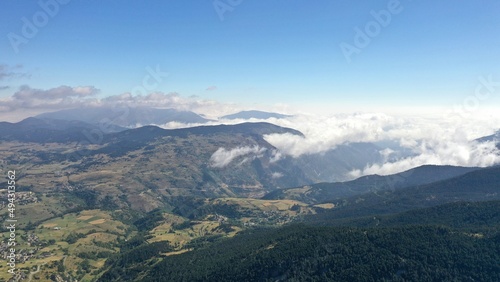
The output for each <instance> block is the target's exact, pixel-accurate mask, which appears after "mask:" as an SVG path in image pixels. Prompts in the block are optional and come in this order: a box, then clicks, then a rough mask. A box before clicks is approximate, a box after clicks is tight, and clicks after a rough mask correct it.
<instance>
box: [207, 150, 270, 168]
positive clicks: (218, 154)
mask: <svg viewBox="0 0 500 282" xmlns="http://www.w3.org/2000/svg"><path fill="white" fill-rule="evenodd" d="M266 150H267V149H266V148H264V147H259V146H253V147H250V146H244V147H237V148H234V149H231V150H226V149H225V148H219V149H218V150H217V151H215V152H214V153H213V154H212V156H211V157H210V164H211V166H212V167H217V168H223V167H225V166H227V165H228V164H230V163H231V162H232V161H233V160H234V159H236V158H238V157H241V156H245V155H249V154H253V155H254V156H252V157H255V156H256V157H259V156H261V155H262V154H263V153H264V152H265V151H266ZM248 160H250V159H249V158H244V159H243V160H242V161H241V162H240V165H241V164H243V163H245V162H247V161H248Z"/></svg>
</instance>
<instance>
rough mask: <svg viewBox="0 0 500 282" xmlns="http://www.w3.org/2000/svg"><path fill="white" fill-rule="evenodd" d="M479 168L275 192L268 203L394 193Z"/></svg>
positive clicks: (433, 169)
mask: <svg viewBox="0 0 500 282" xmlns="http://www.w3.org/2000/svg"><path fill="white" fill-rule="evenodd" d="M477 169H478V168H469V167H454V166H434V165H424V166H421V167H417V168H414V169H410V170H408V171H405V172H402V173H397V174H394V175H388V176H380V175H368V176H363V177H360V178H358V179H356V180H353V181H347V182H336V183H318V184H313V185H309V186H306V187H298V188H287V189H279V190H275V191H273V192H271V193H269V194H268V195H266V196H264V199H294V200H299V201H302V202H306V203H310V204H316V203H320V202H331V201H334V200H338V199H341V198H348V197H351V196H354V195H359V194H363V193H367V192H378V191H384V190H394V189H399V188H405V187H411V186H416V185H423V184H429V183H432V182H436V181H440V180H444V179H449V178H453V177H456V176H459V175H463V174H465V173H468V172H471V171H475V170H477Z"/></svg>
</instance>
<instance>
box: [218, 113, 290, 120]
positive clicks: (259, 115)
mask: <svg viewBox="0 0 500 282" xmlns="http://www.w3.org/2000/svg"><path fill="white" fill-rule="evenodd" d="M287 117H291V116H290V115H284V114H278V113H271V112H263V111H242V112H238V113H235V114H231V115H226V116H223V117H221V119H251V118H255V119H268V118H287Z"/></svg>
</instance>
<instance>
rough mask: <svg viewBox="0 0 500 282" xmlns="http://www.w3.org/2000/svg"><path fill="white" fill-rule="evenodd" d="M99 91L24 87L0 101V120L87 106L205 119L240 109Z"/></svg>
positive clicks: (156, 94)
mask: <svg viewBox="0 0 500 282" xmlns="http://www.w3.org/2000/svg"><path fill="white" fill-rule="evenodd" d="M97 93H99V90H98V89H97V88H95V87H94V86H78V87H70V86H65V85H62V86H59V87H55V88H52V89H35V88H31V87H29V86H26V85H25V86H22V87H20V88H19V89H18V91H16V92H15V93H14V95H12V96H11V97H6V98H0V120H8V121H13V122H16V121H19V120H22V119H24V118H27V117H29V116H34V115H36V114H40V113H43V112H47V111H56V110H64V109H71V108H84V107H100V106H106V107H115V106H121V107H155V108H172V109H176V110H181V111H194V112H196V113H198V114H204V115H205V116H206V118H208V119H211V118H217V117H218V116H219V115H221V114H228V113H232V112H234V111H237V110H241V107H240V106H238V105H235V104H230V103H219V102H216V101H213V100H207V99H201V98H199V97H195V96H193V97H188V98H186V97H182V96H180V95H179V94H177V93H175V92H172V93H163V92H153V93H150V94H148V95H132V94H131V93H123V94H119V95H113V96H108V97H106V98H102V99H98V98H97V96H96V94H97Z"/></svg>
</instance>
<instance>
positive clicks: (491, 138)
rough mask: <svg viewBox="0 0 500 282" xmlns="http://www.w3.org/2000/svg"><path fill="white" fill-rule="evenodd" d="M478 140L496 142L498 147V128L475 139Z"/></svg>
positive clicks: (499, 138) (499, 133)
mask: <svg viewBox="0 0 500 282" xmlns="http://www.w3.org/2000/svg"><path fill="white" fill-rule="evenodd" d="M476 141H478V142H492V141H493V142H495V143H496V144H497V148H498V149H500V130H498V131H497V132H495V134H492V135H488V136H484V137H481V138H478V139H476Z"/></svg>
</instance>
